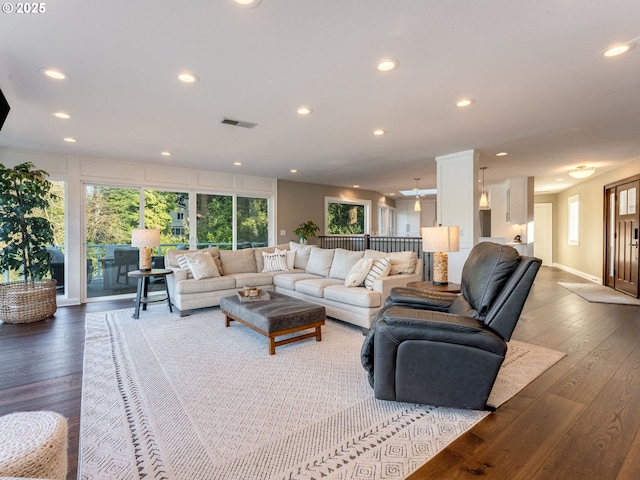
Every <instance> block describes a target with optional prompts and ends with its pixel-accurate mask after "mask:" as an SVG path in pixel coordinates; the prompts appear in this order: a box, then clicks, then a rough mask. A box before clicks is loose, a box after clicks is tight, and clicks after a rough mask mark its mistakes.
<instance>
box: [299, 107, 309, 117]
mask: <svg viewBox="0 0 640 480" xmlns="http://www.w3.org/2000/svg"><path fill="white" fill-rule="evenodd" d="M297 112H298V115H310V114H312V113H313V110H311V109H310V108H309V107H300V108H298V110H297Z"/></svg>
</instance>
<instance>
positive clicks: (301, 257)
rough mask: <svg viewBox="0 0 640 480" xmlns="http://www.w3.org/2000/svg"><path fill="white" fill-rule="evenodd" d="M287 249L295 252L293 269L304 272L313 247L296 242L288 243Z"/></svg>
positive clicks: (314, 247)
mask: <svg viewBox="0 0 640 480" xmlns="http://www.w3.org/2000/svg"><path fill="white" fill-rule="evenodd" d="M289 247H290V248H291V250H293V251H295V252H296V258H295V263H294V267H295V268H301V269H302V270H304V269H305V268H306V267H307V263H308V262H309V256H310V255H311V250H315V249H316V246H315V245H302V244H300V243H296V242H289Z"/></svg>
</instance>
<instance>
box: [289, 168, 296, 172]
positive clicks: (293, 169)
mask: <svg viewBox="0 0 640 480" xmlns="http://www.w3.org/2000/svg"><path fill="white" fill-rule="evenodd" d="M289 171H290V172H291V173H298V170H296V169H295V168H292V169H291V170H289Z"/></svg>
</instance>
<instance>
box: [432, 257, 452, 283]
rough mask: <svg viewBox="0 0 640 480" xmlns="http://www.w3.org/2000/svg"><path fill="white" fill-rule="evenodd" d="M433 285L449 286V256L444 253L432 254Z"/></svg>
mask: <svg viewBox="0 0 640 480" xmlns="http://www.w3.org/2000/svg"><path fill="white" fill-rule="evenodd" d="M433 284H434V285H448V284H449V255H448V254H446V253H445V252H435V253H434V254H433Z"/></svg>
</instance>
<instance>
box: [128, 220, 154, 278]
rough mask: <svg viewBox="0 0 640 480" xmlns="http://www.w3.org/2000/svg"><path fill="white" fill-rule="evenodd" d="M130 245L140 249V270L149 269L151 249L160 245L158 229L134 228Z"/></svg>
mask: <svg viewBox="0 0 640 480" xmlns="http://www.w3.org/2000/svg"><path fill="white" fill-rule="evenodd" d="M131 246H132V247H138V248H139V249H140V270H142V271H147V272H148V271H149V270H151V249H152V248H154V247H155V248H158V247H159V246H160V230H158V229H151V228H135V229H133V231H132V232H131Z"/></svg>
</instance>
